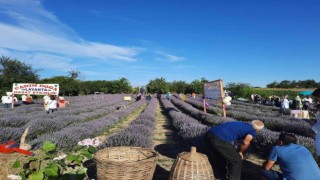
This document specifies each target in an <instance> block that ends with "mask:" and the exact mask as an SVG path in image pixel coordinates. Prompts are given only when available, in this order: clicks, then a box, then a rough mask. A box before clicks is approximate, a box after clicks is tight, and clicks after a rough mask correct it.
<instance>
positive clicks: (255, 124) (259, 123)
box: [251, 120, 264, 130]
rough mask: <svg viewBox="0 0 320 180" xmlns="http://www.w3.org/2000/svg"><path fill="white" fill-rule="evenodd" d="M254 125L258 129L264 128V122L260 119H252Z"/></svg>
mask: <svg viewBox="0 0 320 180" xmlns="http://www.w3.org/2000/svg"><path fill="white" fill-rule="evenodd" d="M251 124H252V127H253V128H254V129H256V130H261V129H263V128H264V123H263V122H262V121H260V120H253V121H251Z"/></svg>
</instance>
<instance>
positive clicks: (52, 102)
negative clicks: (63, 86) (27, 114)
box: [49, 99, 57, 109]
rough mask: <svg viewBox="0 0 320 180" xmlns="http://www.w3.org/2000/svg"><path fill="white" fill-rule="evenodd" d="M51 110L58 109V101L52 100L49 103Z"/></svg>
mask: <svg viewBox="0 0 320 180" xmlns="http://www.w3.org/2000/svg"><path fill="white" fill-rule="evenodd" d="M49 109H57V100H55V99H54V100H50V101H49Z"/></svg>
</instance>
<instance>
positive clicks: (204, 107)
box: [203, 96, 207, 113]
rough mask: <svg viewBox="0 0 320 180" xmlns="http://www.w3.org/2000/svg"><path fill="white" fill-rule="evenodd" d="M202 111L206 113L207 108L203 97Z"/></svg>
mask: <svg viewBox="0 0 320 180" xmlns="http://www.w3.org/2000/svg"><path fill="white" fill-rule="evenodd" d="M203 111H204V112H205V113H206V112H207V107H206V98H205V97H204V96H203Z"/></svg>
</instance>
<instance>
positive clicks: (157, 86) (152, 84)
mask: <svg viewBox="0 0 320 180" xmlns="http://www.w3.org/2000/svg"><path fill="white" fill-rule="evenodd" d="M147 88H148V92H149V93H160V94H165V93H166V92H168V91H169V83H168V82H166V79H165V78H163V77H161V78H156V79H154V80H150V81H149V83H148V85H147Z"/></svg>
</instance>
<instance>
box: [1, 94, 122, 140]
mask: <svg viewBox="0 0 320 180" xmlns="http://www.w3.org/2000/svg"><path fill="white" fill-rule="evenodd" d="M112 97H113V98H112ZM112 97H110V99H108V100H105V101H103V102H100V104H95V105H94V106H92V105H93V104H92V102H91V103H90V102H88V101H84V102H83V103H82V106H78V108H72V107H70V108H65V109H59V111H57V112H55V113H52V114H50V115H47V114H45V115H43V116H40V115H39V114H38V116H37V115H35V116H33V115H32V114H30V113H29V114H25V115H24V116H19V117H20V118H13V119H9V120H11V121H10V124H11V126H12V127H10V126H9V127H5V126H2V127H0V141H4V140H8V139H13V140H18V139H19V137H20V136H21V134H22V132H23V131H24V130H25V129H26V128H27V127H30V129H29V134H28V136H27V140H29V141H30V140H33V139H36V138H37V137H39V136H41V135H43V134H50V133H52V132H55V131H58V130H60V129H62V128H65V127H68V126H70V125H72V124H77V123H82V122H86V121H90V120H94V119H97V118H100V117H103V116H105V115H107V114H108V113H110V112H113V111H115V110H116V107H117V106H118V105H120V104H121V105H122V104H123V103H124V102H123V100H121V98H120V97H121V96H120V95H116V96H112ZM122 98H123V97H122ZM86 103H87V104H86ZM95 103H98V102H95ZM4 121H5V120H2V122H4ZM15 122H17V123H21V124H23V123H22V122H24V124H23V126H21V127H15V126H14V125H13V124H14V123H15Z"/></svg>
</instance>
